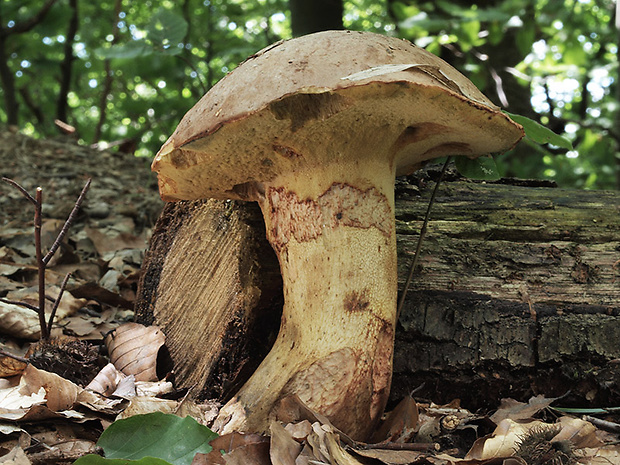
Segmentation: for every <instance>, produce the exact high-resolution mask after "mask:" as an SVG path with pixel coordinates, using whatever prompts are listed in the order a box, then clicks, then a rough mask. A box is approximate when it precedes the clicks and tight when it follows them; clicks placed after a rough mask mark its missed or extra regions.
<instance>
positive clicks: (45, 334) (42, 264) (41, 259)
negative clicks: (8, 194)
mask: <svg viewBox="0 0 620 465" xmlns="http://www.w3.org/2000/svg"><path fill="white" fill-rule="evenodd" d="M2 180H3V181H5V182H7V183H9V184H10V185H12V186H13V187H15V188H16V189H17V190H19V191H20V192H21V193H22V194H23V195H24V197H26V199H28V200H29V201H30V202H31V203H32V204H33V205H34V246H35V253H36V262H37V273H38V281H39V306H38V307H35V306H34V305H30V304H27V303H25V302H13V301H6V300H4V299H2V301H3V302H7V303H12V304H15V305H21V306H23V307H26V308H29V309H31V310H35V311H36V312H37V314H38V316H39V326H40V327H41V340H43V341H45V340H48V339H49V336H50V332H51V330H52V324H53V322H54V316H55V315H56V310H57V309H58V305H59V304H60V299H61V298H62V294H63V292H64V290H65V287H66V285H67V281H68V280H69V276H70V275H67V276H65V279H64V280H63V282H62V285H61V287H60V292H59V294H58V297H57V298H56V300H54V299H51V298H49V297H48V296H46V295H45V268H46V267H47V264H48V263H49V261H50V260H51V259H52V257H53V256H54V254H55V253H56V251H57V250H58V247H60V244H61V243H62V241H63V239H64V238H65V235H66V234H67V231H68V230H69V228H70V227H71V224H72V223H73V221H74V220H75V217H76V216H77V212H78V210H79V209H80V207H81V206H82V202H83V201H84V197H85V196H86V193H87V192H88V188H89V187H90V183H91V180H90V179H88V181H86V184H85V185H84V188H83V189H82V192H81V193H80V196H79V197H78V199H77V200H76V202H75V205H74V206H73V209H72V210H71V213H70V214H69V217H68V218H67V220H66V221H65V224H64V225H63V227H62V229H61V230H60V233H58V236H57V237H56V239H55V240H54V243H53V244H52V246H51V247H50V250H49V251H48V252H47V254H46V255H45V256H44V255H43V246H42V242H41V227H42V223H43V220H42V218H41V208H42V205H43V189H41V188H40V187H37V191H36V195H35V197H33V196H32V195H30V194H29V193H28V192H27V191H26V189H24V188H23V187H22V186H20V185H19V184H18V183H16V182H15V181H13V180H12V179H8V178H2ZM46 299H47V300H51V301H52V302H53V305H52V310H51V315H50V319H49V321H47V322H46V321H45V300H46Z"/></svg>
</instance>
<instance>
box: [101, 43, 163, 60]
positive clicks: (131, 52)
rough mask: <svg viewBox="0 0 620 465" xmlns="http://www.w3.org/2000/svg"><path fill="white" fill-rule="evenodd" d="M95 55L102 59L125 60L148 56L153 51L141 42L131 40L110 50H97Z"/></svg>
mask: <svg viewBox="0 0 620 465" xmlns="http://www.w3.org/2000/svg"><path fill="white" fill-rule="evenodd" d="M95 51H96V53H97V54H98V55H99V56H101V57H102V58H112V59H113V58H116V59H121V60H127V59H132V58H138V57H143V56H147V55H150V54H151V53H153V49H152V48H151V47H150V46H149V45H148V44H147V43H146V42H144V41H143V40H132V41H131V42H127V43H126V44H119V45H113V46H112V47H110V48H98V49H96V50H95Z"/></svg>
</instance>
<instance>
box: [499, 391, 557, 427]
mask: <svg viewBox="0 0 620 465" xmlns="http://www.w3.org/2000/svg"><path fill="white" fill-rule="evenodd" d="M556 399H557V397H550V398H545V396H542V395H540V396H535V397H531V398H530V400H529V402H528V403H527V404H525V403H523V402H518V401H516V400H514V399H502V401H501V404H500V406H499V408H498V409H497V411H496V412H495V413H494V414H493V415H491V417H490V420H491V421H492V422H493V423H495V424H496V425H499V424H500V422H501V421H502V420H504V419H506V418H509V419H511V420H515V421H517V420H527V419H530V418H533V417H534V415H536V414H537V413H538V412H540V411H541V410H542V409H545V408H547V407H549V405H551V404H552V403H553V402H554V401H555V400H556Z"/></svg>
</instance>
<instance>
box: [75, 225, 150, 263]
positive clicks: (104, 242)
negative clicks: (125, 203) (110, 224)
mask: <svg viewBox="0 0 620 465" xmlns="http://www.w3.org/2000/svg"><path fill="white" fill-rule="evenodd" d="M124 221H126V222H131V225H128V226H127V227H124V229H126V230H130V231H132V230H134V229H135V227H134V225H133V221H131V218H125V219H124ZM114 227H115V228H120V227H123V225H122V224H120V223H117V224H115V225H114ZM84 231H86V234H87V235H88V238H89V239H90V240H91V241H92V243H93V245H94V246H95V249H97V252H98V253H99V255H100V256H101V258H103V260H105V261H108V260H110V259H111V258H112V257H114V254H115V253H116V252H117V251H119V250H123V249H141V250H144V249H145V248H146V238H145V236H144V235H140V236H134V235H133V234H130V233H129V232H126V231H118V229H112V228H107V229H95V228H91V227H86V228H84Z"/></svg>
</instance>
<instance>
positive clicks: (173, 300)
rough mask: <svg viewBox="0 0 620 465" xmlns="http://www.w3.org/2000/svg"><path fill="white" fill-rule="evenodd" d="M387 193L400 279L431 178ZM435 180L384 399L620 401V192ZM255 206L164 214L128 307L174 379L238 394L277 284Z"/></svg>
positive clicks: (266, 340) (276, 305) (274, 323)
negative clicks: (156, 329)
mask: <svg viewBox="0 0 620 465" xmlns="http://www.w3.org/2000/svg"><path fill="white" fill-rule="evenodd" d="M412 181H413V182H404V181H399V182H398V183H397V186H396V194H397V201H396V218H397V219H396V229H397V233H398V257H399V283H400V289H401V291H402V287H403V283H404V281H405V277H406V275H407V273H408V271H409V266H410V263H411V260H412V256H413V253H414V250H415V247H416V243H417V240H418V237H419V231H420V229H421V226H422V222H423V217H424V213H425V211H426V208H427V205H428V201H429V198H430V192H431V190H432V188H433V187H434V181H433V173H432V172H430V177H429V175H426V176H420V177H417V178H415V179H413V180H412ZM518 184H519V183H517V185H515V184H484V183H476V182H471V181H463V180H460V181H455V182H445V183H444V184H442V186H440V188H439V191H438V196H437V199H436V202H435V205H434V207H433V209H432V214H431V221H430V223H429V225H428V232H427V236H426V239H425V241H424V244H423V247H422V253H421V256H420V259H419V261H418V265H417V268H416V270H415V273H414V279H413V282H412V285H411V287H410V289H409V292H408V294H407V298H406V300H405V305H404V307H403V310H402V313H401V315H400V325H399V327H398V329H397V334H396V350H395V356H394V379H393V389H392V392H393V398H394V399H395V400H398V399H399V398H402V396H403V394H405V393H406V392H409V391H411V390H413V389H415V388H417V387H419V386H420V385H422V384H424V388H422V389H421V390H419V391H418V394H417V395H421V396H426V397H428V398H431V399H432V400H435V401H437V402H440V401H449V400H451V399H452V398H454V397H461V398H462V400H463V402H464V403H466V405H467V406H468V407H470V408H481V407H484V406H485V405H486V401H487V400H490V405H496V403H497V398H498V396H500V397H503V396H510V397H518V398H527V396H529V395H532V394H537V393H543V394H546V395H562V394H565V393H566V391H568V390H569V389H570V390H571V395H570V398H571V399H573V401H575V402H583V400H584V399H586V400H587V401H589V402H591V403H598V404H604V403H606V402H610V401H611V400H612V399H615V400H616V401H617V400H620V393H619V392H618V390H617V389H618V388H616V387H615V386H618V384H619V383H618V381H619V380H620V375H618V373H619V372H620V370H619V369H618V368H616V367H617V366H618V365H617V364H616V363H615V360H617V359H620V344H618V342H617V341H618V340H620V318H619V314H620V303H619V302H620V193H617V192H604V191H576V190H565V189H558V188H551V187H535V186H534V187H533V186H532V185H531V183H530V184H528V183H521V184H523V185H518ZM263 228H264V227H263V226H262V219H261V214H260V210H259V209H258V207H257V206H256V205H255V204H252V203H247V204H246V203H237V202H219V201H218V202H214V201H209V202H179V203H176V204H170V205H168V206H167V207H166V209H165V210H164V212H163V214H162V216H161V217H160V220H159V222H158V224H157V226H156V229H155V233H154V236H153V239H152V241H151V246H150V250H149V252H148V253H147V257H146V260H145V264H144V276H143V279H142V281H141V283H140V289H139V296H138V302H137V306H136V314H137V318H138V320H139V321H142V322H146V323H155V324H158V325H159V326H161V327H162V328H163V330H164V332H165V333H166V334H167V337H168V340H167V344H168V348H169V350H170V353H171V355H172V359H173V361H174V370H175V373H176V375H177V380H178V382H179V384H180V385H182V386H186V387H190V386H196V387H197V389H196V391H195V392H196V393H199V396H200V397H214V396H215V397H220V398H226V397H228V396H230V395H232V394H233V393H234V390H235V386H237V385H238V384H239V383H242V382H243V381H244V380H245V379H246V378H247V376H248V375H249V374H250V373H251V371H252V370H253V368H254V367H255V366H256V365H257V364H258V362H259V361H260V358H261V357H262V356H263V355H264V354H265V353H266V352H267V351H268V349H269V344H270V343H271V342H272V341H273V337H274V334H275V333H276V332H277V327H278V319H279V316H278V312H279V310H280V307H281V303H282V298H281V288H280V286H281V282H280V281H279V279H278V268H277V261H276V259H275V256H274V255H273V253H272V252H271V249H270V246H269V244H268V243H267V241H266V239H265V238H264V237H265V236H264V229H263Z"/></svg>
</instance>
